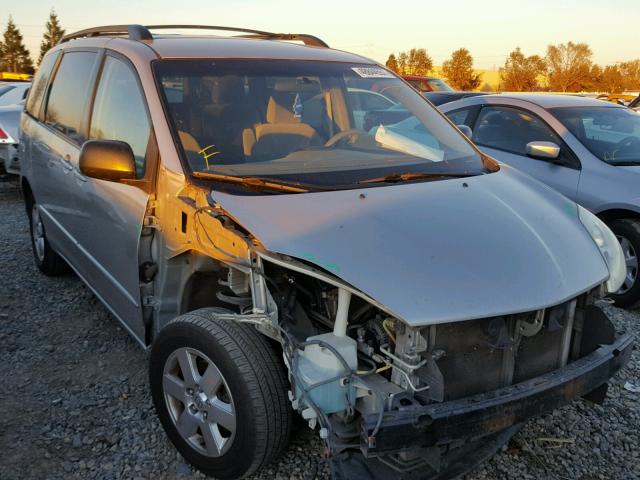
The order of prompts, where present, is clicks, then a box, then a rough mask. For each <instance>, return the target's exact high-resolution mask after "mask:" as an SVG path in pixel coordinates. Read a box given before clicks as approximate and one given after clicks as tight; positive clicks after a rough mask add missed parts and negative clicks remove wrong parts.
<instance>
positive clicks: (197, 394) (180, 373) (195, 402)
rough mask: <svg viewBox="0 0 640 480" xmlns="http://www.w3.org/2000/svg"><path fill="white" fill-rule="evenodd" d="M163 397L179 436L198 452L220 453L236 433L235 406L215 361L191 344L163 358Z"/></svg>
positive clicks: (209, 454)
mask: <svg viewBox="0 0 640 480" xmlns="http://www.w3.org/2000/svg"><path fill="white" fill-rule="evenodd" d="M162 389H163V392H164V398H165V402H166V405H167V409H168V410H169V414H170V416H171V420H172V421H173V424H174V425H175V427H176V429H177V431H178V433H179V434H180V436H181V437H182V438H183V439H184V440H185V441H186V442H187V443H188V444H189V445H190V446H191V447H192V448H193V449H194V450H196V451H197V452H198V453H200V454H202V455H206V456H208V457H220V456H222V455H224V454H225V453H226V452H227V451H228V450H229V448H230V447H231V445H232V443H233V440H234V437H235V433H236V409H235V405H234V402H233V397H232V395H231V391H230V390H229V386H228V385H227V382H226V380H225V378H224V376H223V375H222V373H221V372H220V370H219V369H218V367H216V365H215V364H214V363H213V362H212V361H211V360H210V359H209V358H208V357H207V356H206V355H205V354H204V353H202V352H200V351H199V350H196V349H194V348H187V347H183V348H179V349H177V350H175V351H174V352H173V353H172V354H171V355H170V356H169V358H168V359H167V361H166V363H165V367H164V372H163V378H162Z"/></svg>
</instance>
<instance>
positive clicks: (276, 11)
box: [0, 0, 640, 69]
mask: <svg viewBox="0 0 640 480" xmlns="http://www.w3.org/2000/svg"><path fill="white" fill-rule="evenodd" d="M4 4H5V7H4V8H3V9H2V11H3V13H2V16H0V28H1V29H4V28H5V27H6V19H7V17H8V15H9V14H11V15H13V19H14V21H15V22H16V24H17V25H18V26H19V28H20V29H21V31H22V33H23V35H24V37H25V42H26V44H27V47H28V48H29V49H30V50H31V52H32V55H33V56H34V57H36V58H37V56H38V52H39V45H40V40H41V36H42V32H43V29H44V24H45V22H46V20H47V17H48V14H49V10H50V9H51V7H54V8H55V10H56V11H57V13H58V16H59V18H60V20H61V22H62V25H63V26H64V27H65V28H66V29H67V32H70V31H74V30H79V29H82V28H87V27H92V26H97V25H108V24H121V23H143V24H144V23H147V24H152V23H190V24H193V23H200V24H212V25H230V26H243V27H247V28H255V29H263V30H270V31H278V32H295V33H302V32H304V33H311V34H314V35H317V36H319V37H321V38H322V39H324V40H325V41H326V42H327V43H329V45H331V46H332V47H334V48H340V49H344V50H349V51H353V52H356V53H360V54H362V55H365V56H368V57H370V58H373V59H375V60H378V61H381V62H384V60H386V58H387V56H388V54H389V53H390V52H397V51H399V50H406V49H409V48H411V47H424V48H426V49H427V51H428V53H429V54H430V55H431V57H432V58H433V60H434V63H435V64H440V63H442V61H443V60H445V59H446V58H447V57H449V55H450V54H451V52H452V51H453V50H455V49H457V48H460V47H466V48H468V49H469V50H470V51H471V53H472V55H473V57H474V59H475V66H476V67H477V68H485V69H491V68H494V67H500V66H502V65H503V63H504V59H505V57H506V56H507V55H508V53H509V52H510V51H511V50H513V49H514V48H515V47H517V46H520V47H521V48H522V49H523V51H524V52H525V53H526V54H528V55H529V54H534V53H537V54H541V55H543V54H544V52H545V49H546V46H547V44H549V43H561V42H566V41H569V40H572V41H578V42H587V43H588V44H589V45H591V47H592V49H593V51H594V60H595V61H596V62H597V63H600V64H609V63H615V62H617V61H623V60H628V59H632V58H640V1H639V0H607V1H602V0H600V1H596V0H581V1H579V0H538V1H535V2H534V1H517V0H484V1H478V0H458V1H454V2H446V1H442V0H441V1H438V2H434V1H408V0H395V1H385V2H382V1H375V0H370V1H360V0H341V1H337V0H323V1H313V2H307V1H300V0H298V1H293V0H262V1H258V0H233V1H231V0H226V1H218V0H207V1H192V0H179V1H175V0H171V1H170V0H157V1H153V2H142V1H136V0H104V1H102V2H95V1H88V0H57V1H56V2H55V3H49V2H47V1H38V0H19V1H11V0H7V1H6V2H4ZM7 7H8V8H7Z"/></svg>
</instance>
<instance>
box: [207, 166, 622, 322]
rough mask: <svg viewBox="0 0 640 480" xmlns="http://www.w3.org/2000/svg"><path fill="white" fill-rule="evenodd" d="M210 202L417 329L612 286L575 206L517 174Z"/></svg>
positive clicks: (217, 195) (271, 246)
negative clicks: (342, 281) (605, 282)
mask: <svg viewBox="0 0 640 480" xmlns="http://www.w3.org/2000/svg"><path fill="white" fill-rule="evenodd" d="M211 195H212V198H213V199H214V201H216V202H218V203H219V204H220V205H221V206H222V207H223V208H224V209H225V210H226V211H227V212H229V214H230V215H231V216H233V217H234V218H235V219H236V220H237V221H238V222H240V223H241V224H242V226H244V227H245V228H246V229H247V230H249V231H250V232H251V233H252V234H253V235H255V236H256V237H257V238H258V239H259V240H260V241H261V242H262V243H263V245H264V247H265V248H266V249H268V250H270V251H273V252H277V253H281V254H286V255H289V256H291V257H297V258H299V259H305V260H307V261H310V262H312V263H314V264H316V265H318V266H320V267H322V268H324V269H325V270H328V271H331V272H332V273H333V274H335V275H336V276H338V277H340V278H342V279H343V280H344V281H346V282H348V283H350V284H351V285H353V286H354V287H356V288H357V289H360V290H361V291H363V292H364V293H366V294H367V295H369V296H370V297H372V298H374V299H375V300H377V301H378V302H380V303H381V304H383V305H385V306H386V307H388V309H389V310H390V311H392V312H395V314H397V315H398V316H399V317H400V318H401V319H402V320H404V321H405V322H407V323H408V324H410V325H428V324H435V323H443V322H451V321H460V320H469V319H473V318H482V317H491V316H496V315H503V314H509V313H517V312H526V311H533V310H537V309H540V308H544V307H548V306H551V305H556V304H559V303H562V302H564V301H566V300H568V299H570V298H573V297H575V296H577V295H578V294H580V293H583V292H585V291H587V290H588V289H590V288H593V287H594V286H596V285H599V284H600V283H602V282H604V281H605V280H606V279H607V278H608V275H609V272H608V269H607V267H606V264H605V263H604V260H603V258H602V256H601V254H600V252H599V250H598V248H597V247H596V245H595V243H594V242H593V240H592V239H591V237H590V236H589V234H588V233H587V231H586V230H585V228H584V227H583V226H582V224H581V222H580V220H579V219H578V215H577V207H576V205H575V204H574V203H573V202H571V201H569V200H567V199H566V198H564V197H562V196H561V195H559V194H557V193H555V192H554V191H552V190H551V189H550V188H548V187H546V186H544V185H543V184H541V183H540V182H537V181H535V180H533V179H531V178H530V177H527V176H526V175H524V174H521V173H519V172H517V171H515V170H513V169H511V168H509V167H507V166H502V169H501V171H500V172H497V173H493V174H489V175H483V176H478V177H470V178H462V179H451V180H441V181H433V182H423V183H412V184H398V185H390V186H384V187H376V188H364V189H356V190H344V191H336V192H318V193H315V192H314V193H307V194H291V195H289V194H286V195H261V196H238V195H230V194H225V193H221V192H217V191H214V192H212V194H211Z"/></svg>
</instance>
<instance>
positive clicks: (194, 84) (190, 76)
mask: <svg viewBox="0 0 640 480" xmlns="http://www.w3.org/2000/svg"><path fill="white" fill-rule="evenodd" d="M154 68H155V71H156V78H157V79H158V80H159V82H160V86H161V88H162V90H163V93H164V95H163V96H164V101H165V102H166V104H165V107H166V111H167V113H168V117H169V120H170V121H171V123H172V124H173V125H172V126H173V128H174V131H175V133H176V137H178V138H179V140H180V146H181V147H182V150H183V156H184V158H185V159H186V160H187V161H188V162H189V165H190V167H191V170H192V171H193V172H194V173H196V172H197V174H196V176H199V177H201V178H204V177H206V178H210V179H214V180H219V181H222V180H223V179H222V177H224V176H227V177H228V176H267V177H269V178H276V179H278V178H279V179H281V180H283V181H287V182H291V181H293V182H304V183H310V184H312V185H322V186H334V185H339V186H346V185H352V186H354V188H360V185H359V184H358V182H360V181H364V180H371V179H376V178H379V177H380V176H382V175H387V174H390V173H397V172H401V173H407V172H415V171H419V172H429V173H435V174H439V173H445V174H446V173H451V172H455V173H460V174H468V175H473V174H479V173H485V172H487V168H486V166H485V164H484V162H483V161H482V158H481V157H480V156H479V155H478V154H477V152H476V151H475V150H474V149H473V148H472V147H471V145H470V144H469V143H468V142H467V141H466V139H465V138H464V137H463V136H462V135H461V134H460V132H458V131H457V130H456V129H454V128H452V127H451V125H450V124H449V122H447V121H445V119H444V118H442V116H441V115H440V114H439V113H438V112H437V111H436V110H435V108H433V107H432V106H431V105H430V104H429V103H428V102H425V101H424V98H423V97H422V96H421V95H420V94H419V93H418V92H416V91H415V90H414V89H413V88H411V87H409V86H408V85H407V84H405V83H404V82H403V81H401V80H400V79H398V78H397V77H395V76H394V75H392V74H390V73H389V72H387V71H386V70H384V69H382V68H380V67H378V66H376V65H368V64H367V65H365V64H348V63H345V62H313V61H309V62H304V61H297V62H289V61H284V60H282V61H281V60H267V61H264V60H252V59H247V60H217V61H216V62H215V63H212V62H211V61H206V60H162V61H158V62H155V63H154ZM352 94H358V95H357V96H356V97H352ZM369 100H371V101H372V102H375V103H376V104H377V103H378V102H379V103H381V104H383V105H385V106H386V107H385V108H382V109H377V108H376V109H371V110H358V109H357V108H356V107H358V105H356V103H358V104H362V103H367V102H368V101H369ZM360 108H363V107H360ZM365 108H366V106H365ZM445 177H446V175H445ZM373 183H376V182H372V184H373ZM254 190H255V189H254Z"/></svg>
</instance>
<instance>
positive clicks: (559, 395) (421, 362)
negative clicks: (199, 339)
mask: <svg viewBox="0 0 640 480" xmlns="http://www.w3.org/2000/svg"><path fill="white" fill-rule="evenodd" d="M252 261H253V268H252V269H251V272H249V273H242V272H239V271H237V270H234V269H233V268H231V269H230V270H229V281H228V282H227V285H228V286H229V290H230V293H229V297H227V300H229V298H230V297H232V296H234V295H238V298H244V301H236V304H240V303H242V302H244V303H243V305H244V306H245V310H244V313H245V315H244V321H248V322H252V323H255V324H256V326H257V328H258V329H260V330H261V331H262V332H263V333H265V334H267V335H269V336H271V337H272V338H274V339H277V340H278V341H280V342H281V343H282V346H283V354H284V361H285V363H286V366H287V369H288V371H289V379H290V382H291V390H290V391H289V398H290V400H291V404H292V406H293V408H294V409H295V410H296V411H297V412H299V413H300V415H301V416H302V417H303V418H304V419H305V420H307V422H308V424H309V426H310V427H311V428H313V429H317V430H318V432H319V435H320V437H321V438H322V439H323V440H324V442H325V444H326V453H327V455H328V457H329V459H330V465H331V470H332V473H333V475H334V477H336V478H360V477H369V478H395V477H397V478H416V479H417V478H420V479H432V478H450V477H452V476H455V475H458V474H462V473H464V472H465V471H467V470H468V469H470V468H471V467H473V466H474V465H475V464H477V463H478V462H479V461H481V460H483V459H484V458H486V457H488V456H490V455H492V454H493V453H494V452H495V451H496V450H497V449H498V448H499V447H500V446H501V445H503V444H504V443H505V442H506V441H507V440H508V439H509V438H510V437H511V435H513V433H515V431H516V430H517V429H518V428H519V426H520V425H521V424H522V422H524V421H525V420H526V419H528V418H530V417H532V416H535V415H539V414H541V413H544V412H547V411H550V410H552V409H554V408H557V407H559V406H561V405H563V404H565V403H567V402H570V401H572V400H575V399H577V398H580V397H584V396H587V397H590V398H591V399H592V400H595V401H601V400H602V399H603V397H604V393H605V392H606V382H607V380H608V379H609V378H610V377H611V376H612V375H613V374H614V373H615V372H616V371H617V370H618V369H619V368H620V367H621V366H622V365H624V363H625V362H626V361H627V359H628V357H629V355H630V352H631V338H630V337H629V336H627V335H624V334H619V333H616V332H615V330H614V328H613V325H612V324H611V322H610V321H609V319H608V318H607V317H606V315H605V314H604V313H603V312H602V310H600V309H599V308H598V307H597V306H595V304H594V303H595V302H596V301H597V300H598V299H599V298H600V297H601V296H602V293H603V291H602V290H601V289H600V288H596V289H593V290H591V291H589V292H587V293H584V294H582V295H580V296H578V297H576V298H573V299H571V300H569V301H566V302H563V303H561V304H559V305H555V306H552V307H549V308H545V309H541V310H537V311H533V312H524V313H519V314H511V315H504V316H497V317H492V318H482V319H475V320H467V321H459V322H452V323H442V324H437V325H428V326H421V327H411V326H409V325H408V324H406V323H404V322H403V321H401V320H400V319H398V318H397V317H395V316H394V314H393V312H390V311H388V310H387V309H386V308H385V307H384V306H383V305H380V304H378V303H377V302H376V301H375V300H373V299H371V298H369V297H367V296H366V295H365V294H363V293H361V292H359V291H358V290H357V289H355V288H353V287H352V286H350V285H348V284H346V283H344V282H342V281H341V280H340V279H338V278H337V277H335V276H333V275H331V274H329V273H328V272H326V271H323V270H321V269H318V268H316V267H315V266H313V265H311V264H309V263H308V262H305V261H300V260H296V259H293V258H291V257H287V256H283V255H276V254H272V253H267V252H264V251H256V252H254V254H253V260H252Z"/></svg>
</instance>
